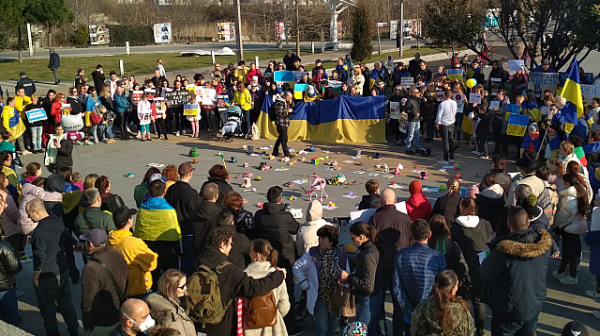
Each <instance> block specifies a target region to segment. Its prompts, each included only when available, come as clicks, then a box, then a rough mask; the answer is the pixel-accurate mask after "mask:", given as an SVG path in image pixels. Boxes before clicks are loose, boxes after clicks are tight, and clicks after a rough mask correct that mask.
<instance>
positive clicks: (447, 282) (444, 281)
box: [431, 270, 469, 330]
mask: <svg viewBox="0 0 600 336" xmlns="http://www.w3.org/2000/svg"><path fill="white" fill-rule="evenodd" d="M456 285H458V277H457V276H456V273H454V271H452V270H447V271H443V272H440V273H438V275H437V276H436V277H435V284H434V285H433V288H432V289H431V293H432V294H433V297H434V298H435V301H436V302H437V312H436V313H437V314H436V315H437V318H438V322H439V324H440V325H441V326H442V328H444V330H454V328H455V322H456V321H453V319H452V317H453V316H452V313H451V311H450V308H449V307H448V304H449V303H453V302H455V303H459V304H460V305H462V307H463V309H464V310H465V313H466V314H469V313H468V311H469V304H468V303H467V302H466V301H465V300H463V299H462V298H461V297H456V296H454V295H452V289H454V287H456Z"/></svg>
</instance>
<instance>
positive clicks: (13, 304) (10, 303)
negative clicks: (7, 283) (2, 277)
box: [0, 289, 19, 327]
mask: <svg viewBox="0 0 600 336" xmlns="http://www.w3.org/2000/svg"><path fill="white" fill-rule="evenodd" d="M0 320H2V321H4V322H6V323H8V324H12V325H14V326H15V327H18V326H19V301H18V300H17V291H16V290H15V289H9V290H7V291H4V292H0Z"/></svg>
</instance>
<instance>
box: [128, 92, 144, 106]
mask: <svg viewBox="0 0 600 336" xmlns="http://www.w3.org/2000/svg"><path fill="white" fill-rule="evenodd" d="M143 94H144V91H141V90H140V91H138V90H135V91H133V92H132V93H131V98H132V100H133V102H134V103H137V102H139V101H140V99H142V95H143Z"/></svg>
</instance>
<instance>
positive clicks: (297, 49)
mask: <svg viewBox="0 0 600 336" xmlns="http://www.w3.org/2000/svg"><path fill="white" fill-rule="evenodd" d="M295 6H296V55H298V57H300V15H299V13H298V0H295Z"/></svg>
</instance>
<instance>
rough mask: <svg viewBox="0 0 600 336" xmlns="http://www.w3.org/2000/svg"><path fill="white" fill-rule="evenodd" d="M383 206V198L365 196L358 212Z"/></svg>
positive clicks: (374, 195) (376, 195) (359, 204)
mask: <svg viewBox="0 0 600 336" xmlns="http://www.w3.org/2000/svg"><path fill="white" fill-rule="evenodd" d="M380 206H381V196H379V194H372V195H363V197H362V200H361V201H360V203H358V210H364V209H370V208H379V207H380Z"/></svg>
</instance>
